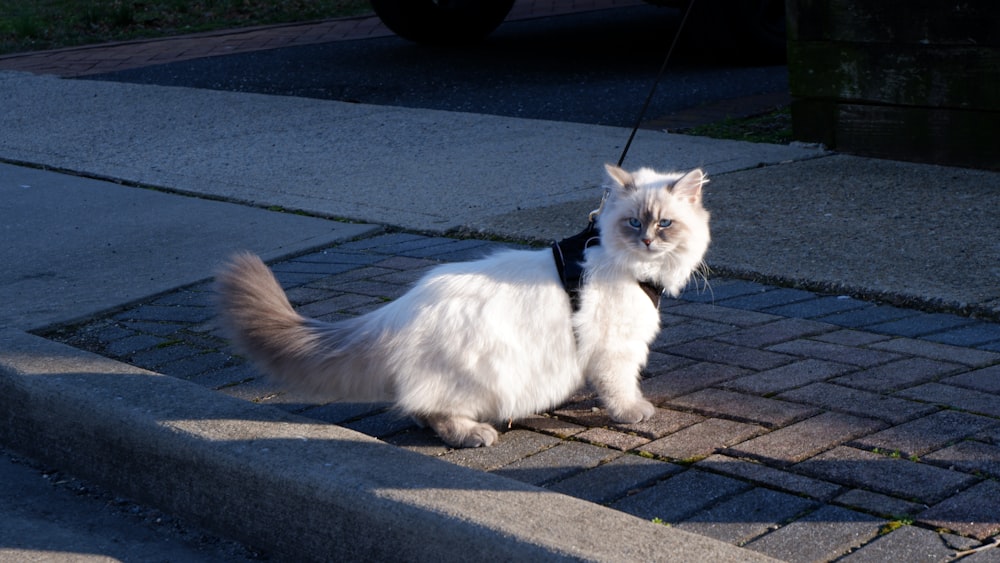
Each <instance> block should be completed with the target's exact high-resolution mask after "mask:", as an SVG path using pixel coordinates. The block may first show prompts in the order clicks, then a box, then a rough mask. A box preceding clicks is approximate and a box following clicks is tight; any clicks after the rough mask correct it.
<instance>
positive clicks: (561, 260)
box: [552, 0, 695, 312]
mask: <svg viewBox="0 0 1000 563" xmlns="http://www.w3.org/2000/svg"><path fill="white" fill-rule="evenodd" d="M694 2H695V0H691V1H690V2H689V3H688V6H687V9H686V10H685V11H684V16H683V17H682V18H681V23H680V26H679V27H678V28H677V33H675V34H674V39H673V41H671V42H670V48H669V49H667V54H666V56H665V57H663V64H661V65H660V70H659V72H657V73H656V78H654V79H653V85H652V86H651V87H650V89H649V95H647V96H646V102H645V103H643V104H642V109H641V110H639V115H638V116H637V117H636V119H635V126H633V127H632V132H631V133H630V134H629V136H628V141H626V143H625V148H624V149H622V155H621V157H619V158H618V166H621V165H622V163H623V162H625V155H627V154H628V149H629V147H631V146H632V140H633V139H635V135H636V133H637V132H638V131H639V125H640V124H641V123H642V118H643V117H644V116H645V115H646V111H647V110H648V109H649V104H650V103H651V102H652V101H653V94H655V93H656V86H657V85H658V84H659V83H660V79H662V78H663V73H664V71H666V69H667V63H668V62H669V61H670V56H671V55H673V53H674V48H675V47H676V46H677V40H678V39H680V36H681V31H683V30H684V24H685V23H687V20H688V16H689V15H690V14H691V8H692V7H693V6H694ZM609 194H610V190H608V189H605V190H604V196H603V197H601V205H600V206H599V207H598V208H597V209H595V210H593V211H591V212H590V216H589V217H588V219H589V223H588V225H587V228H586V229H584V230H583V231H581V232H580V233H578V234H576V235H574V236H571V237H568V238H565V239H563V240H561V241H558V242H554V243H552V257H553V259H554V260H555V263H556V270H557V271H558V273H559V279H560V281H562V284H563V288H564V289H565V290H566V293H567V294H569V300H570V305H571V306H572V307H573V311H574V312H575V311H578V310H580V287H581V285H582V284H583V277H584V272H583V263H584V252H585V251H586V250H587V248H588V247H590V246H596V245H599V244H601V238H600V233H599V232H598V229H597V216H598V215H600V214H601V211H602V210H603V209H604V202H605V201H607V199H608V195H609ZM637 283H638V284H639V287H640V288H641V289H642V291H643V292H644V293H645V294H646V295H647V296H648V297H649V299H650V301H652V302H653V307H657V308H659V306H660V295H662V294H663V287H661V286H660V285H658V284H654V283H652V282H648V281H639V282H637Z"/></svg>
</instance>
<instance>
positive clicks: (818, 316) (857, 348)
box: [45, 233, 1000, 561]
mask: <svg viewBox="0 0 1000 563" xmlns="http://www.w3.org/2000/svg"><path fill="white" fill-rule="evenodd" d="M503 246H512V245H508V244H505V243H498V242H488V241H482V240H471V239H467V240H462V239H451V238H444V237H430V236H422V235H416V234H409V233H386V234H381V235H378V236H373V237H370V238H365V239H362V240H356V241H352V242H348V243H344V244H340V245H337V246H334V247H330V248H327V249H325V250H323V251H319V252H315V253H312V254H308V255H305V256H301V257H298V258H295V259H292V260H288V261H285V262H282V263H279V264H275V265H274V270H275V272H276V274H277V276H278V278H279V280H280V281H281V283H282V284H283V285H284V286H285V287H286V289H287V291H288V293H289V296H290V298H291V300H292V302H293V303H294V304H295V305H296V306H297V307H298V308H299V309H300V310H301V311H303V312H304V313H306V314H310V315H312V316H316V317H318V318H322V319H328V320H335V319H338V318H343V317H345V316H348V315H356V314H361V313H364V312H366V311H370V310H372V309H374V308H376V307H378V306H379V305H381V304H383V303H384V302H385V301H387V300H391V299H393V298H395V297H397V296H398V295H400V294H401V293H402V292H403V291H405V290H406V288H407V287H408V285H409V284H411V283H412V282H413V281H415V280H416V279H417V278H418V277H419V276H420V275H421V274H422V273H423V272H424V271H425V270H426V269H427V268H429V267H431V266H433V265H435V264H437V263H440V262H442V261H454V260H466V259H472V258H476V257H479V256H482V255H483V254H485V253H488V252H490V251H493V250H495V249H497V248H499V247H503ZM209 287H210V286H209V283H208V282H205V283H202V284H198V285H195V286H191V287H187V288H183V289H180V290H177V291H175V292H172V293H169V294H167V295H163V296H160V297H157V298H154V299H151V300H149V301H147V302H143V303H139V304H134V305H132V306H129V307H127V308H126V309H124V310H120V311H117V312H113V313H110V314H108V315H107V316H104V317H102V318H99V319H94V320H92V321H89V322H87V323H86V324H83V325H78V326H73V327H61V328H57V329H54V330H52V331H49V332H47V333H46V334H45V336H47V337H49V338H52V339H56V340H60V341H64V342H67V343H69V344H71V345H74V346H78V347H82V348H86V349H90V350H92V351H96V352H98V353H101V354H104V355H106V356H110V357H113V358H116V359H119V360H121V361H124V362H128V363H132V364H135V365H139V366H141V367H144V368H148V369H151V370H155V371H158V372H160V373H164V374H167V375H171V376H174V377H179V378H183V379H187V380H190V381H193V382H195V383H199V384H201V385H204V386H206V387H209V388H212V389H215V390H217V391H218V392H220V393H226V394H229V395H233V396H236V397H240V398H243V399H246V400H249V401H253V402H257V403H262V404H268V405H273V406H275V407H278V408H282V409H286V410H289V411H292V412H296V413H299V414H301V415H302V416H305V417H310V418H313V419H316V420H320V421H325V422H328V423H336V424H342V425H344V426H348V427H351V428H354V429H356V430H359V431H361V432H365V433H368V434H371V435H374V436H377V437H379V438H381V439H383V440H385V441H386V442H389V443H392V444H395V445H397V446H399V447H403V448H407V449H411V450H413V451H417V452H420V453H422V454H424V455H428V456H434V457H438V458H440V459H442V460H445V461H448V462H451V463H456V464H460V465H463V466H467V467H470V468H474V469H478V470H481V471H490V472H494V473H497V474H501V475H504V476H507V477H510V478H512V479H517V480H521V481H524V482H528V483H532V484H536V485H539V486H542V487H546V488H549V489H552V490H555V491H559V492H562V493H565V494H569V495H573V496H577V497H580V498H583V499H586V500H589V501H592V502H598V503H601V504H605V505H608V506H611V507H613V508H615V509H618V510H622V511H625V512H629V513H631V514H634V515H636V516H639V517H641V518H647V519H656V520H657V521H662V522H664V523H665V524H668V525H671V526H676V527H678V528H680V529H684V530H688V531H692V532H695V533H698V534H704V535H706V536H711V537H714V538H717V539H721V540H723V541H727V542H730V543H733V544H736V545H742V546H745V547H747V548H749V549H754V550H758V551H761V552H763V553H766V554H768V555H771V556H774V557H777V558H781V559H786V560H790V561H806V560H833V559H836V558H839V557H842V556H845V555H847V557H846V559H845V560H848V561H866V560H885V559H886V558H888V557H891V558H893V559H906V560H911V559H912V560H936V561H946V560H953V559H956V558H957V557H958V554H959V553H960V552H963V550H969V549H975V548H977V547H983V546H986V545H990V542H992V541H997V539H998V535H1000V485H998V480H1000V383H998V381H1000V330H998V329H1000V325H997V324H995V323H989V322H984V321H979V320H976V319H970V318H967V317H961V316H956V315H949V314H943V313H925V312H921V311H917V310H906V309H899V308H896V307H888V306H884V305H880V304H877V303H869V302H865V301H860V300H856V299H851V298H846V297H842V296H836V295H820V294H815V293H811V292H806V291H801V290H795V289H788V288H779V287H774V286H768V285H763V284H759V283H755V282H750V281H743V280H737V279H713V280H712V282H711V286H710V288H709V289H707V290H700V289H699V290H691V291H689V292H686V293H685V294H684V295H683V296H682V297H681V298H680V299H676V300H665V301H664V303H663V305H662V306H661V311H662V316H663V320H664V321H663V322H664V331H663V334H661V336H660V337H659V338H658V339H657V341H656V343H655V344H654V347H653V348H654V352H653V354H652V356H651V361H650V365H649V367H648V369H647V370H646V373H645V374H644V377H645V379H644V381H643V387H644V390H645V392H646V394H647V396H649V397H650V398H651V399H652V400H653V401H654V402H655V403H656V404H657V406H658V409H657V414H656V416H654V417H653V419H651V420H649V421H643V422H641V423H638V424H632V425H621V424H616V423H613V422H612V421H611V420H610V419H608V418H607V417H606V416H605V414H604V413H603V411H602V410H600V409H598V408H596V407H597V404H596V402H595V398H594V396H593V395H592V394H590V393H588V392H586V391H583V392H581V393H579V394H578V395H577V396H575V397H573V398H572V399H571V400H570V401H569V402H568V403H567V404H566V405H563V406H561V407H560V408H558V409H556V410H555V411H554V412H553V413H548V414H545V415H539V416H535V417H531V418H528V419H526V420H522V421H517V422H516V423H515V425H514V427H513V429H510V430H507V431H506V432H504V433H503V434H502V435H501V439H500V441H499V443H498V444H496V445H495V446H494V447H490V448H483V449H476V450H453V449H450V448H447V447H445V446H444V445H442V444H441V443H440V442H439V441H438V440H437V439H436V438H435V437H434V436H433V435H432V434H431V433H429V432H428V431H427V430H424V429H420V428H417V427H416V426H414V425H413V424H412V423H411V422H410V421H409V420H407V419H401V418H400V417H398V416H396V415H394V414H393V413H392V412H391V411H387V410H386V408H385V405H374V406H372V405H358V404H324V405H315V404H312V403H310V402H309V401H308V398H304V397H298V396H295V395H292V394H287V393H284V392H283V391H282V390H281V389H280V388H278V387H277V386H275V385H274V384H273V383H272V382H270V381H269V380H267V379H265V378H264V377H262V376H260V374H258V373H257V372H255V371H254V369H253V368H252V367H251V366H249V365H247V364H246V363H245V362H244V361H243V360H242V359H241V358H239V357H237V356H233V355H230V353H229V352H228V351H227V347H226V344H225V343H224V342H223V341H222V340H220V339H219V338H217V337H216V336H215V335H214V332H213V331H214V328H213V324H212V311H211V305H210V293H209ZM968 560H970V561H1000V549H993V548H987V549H983V550H981V551H979V552H976V553H974V554H973V555H971V556H969V559H968Z"/></svg>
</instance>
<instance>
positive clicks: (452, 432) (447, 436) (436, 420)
mask: <svg viewBox="0 0 1000 563" xmlns="http://www.w3.org/2000/svg"><path fill="white" fill-rule="evenodd" d="M423 421H424V422H425V423H427V425H428V426H430V427H431V428H432V429H433V430H434V432H435V433H436V434H437V435H438V437H439V438H441V441H443V442H444V443H445V444H448V445H449V446H451V447H453V448H478V447H480V446H492V445H493V443H494V442H496V441H497V438H498V437H499V436H500V434H499V433H498V432H497V429H496V428H493V426H491V425H489V424H486V423H485V422H477V421H475V420H472V419H471V418H467V417H463V416H443V415H435V416H428V417H424V418H423Z"/></svg>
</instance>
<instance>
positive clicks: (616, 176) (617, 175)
mask: <svg viewBox="0 0 1000 563" xmlns="http://www.w3.org/2000/svg"><path fill="white" fill-rule="evenodd" d="M604 169H605V170H607V172H608V177H609V178H611V181H613V182H614V183H615V184H617V185H618V187H619V188H621V189H623V190H625V191H626V192H634V191H635V180H634V179H633V178H632V175H631V174H629V173H628V172H626V171H624V170H622V169H621V168H619V167H617V166H614V165H612V164H605V165H604Z"/></svg>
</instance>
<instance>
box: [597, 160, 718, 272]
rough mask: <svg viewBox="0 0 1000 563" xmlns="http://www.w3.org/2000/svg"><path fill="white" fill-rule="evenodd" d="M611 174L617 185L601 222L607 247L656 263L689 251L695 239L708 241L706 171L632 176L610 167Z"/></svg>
mask: <svg viewBox="0 0 1000 563" xmlns="http://www.w3.org/2000/svg"><path fill="white" fill-rule="evenodd" d="M608 174H609V176H610V177H611V179H612V181H613V183H614V185H613V187H612V194H611V196H610V198H609V200H608V205H607V207H606V209H605V212H604V215H605V216H604V217H602V218H601V219H602V221H601V230H602V232H603V233H605V235H604V237H605V239H607V240H604V241H602V243H603V244H607V245H609V246H611V247H613V248H615V249H616V250H617V251H619V252H625V253H628V254H629V255H631V256H632V257H633V258H634V259H637V260H640V261H656V260H662V259H663V258H664V256H665V255H667V254H671V253H675V252H685V251H686V248H687V246H688V242H689V241H691V240H692V239H693V238H699V237H707V222H708V214H707V212H706V211H705V210H704V209H703V208H702V206H701V186H702V184H703V183H704V182H705V176H704V173H702V171H701V170H693V171H691V172H688V173H687V174H660V173H656V172H653V171H652V170H649V169H641V170H638V171H636V172H635V173H631V174H630V173H628V172H625V171H624V170H622V169H620V168H616V167H610V166H609V167H608ZM706 242H707V241H706Z"/></svg>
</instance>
